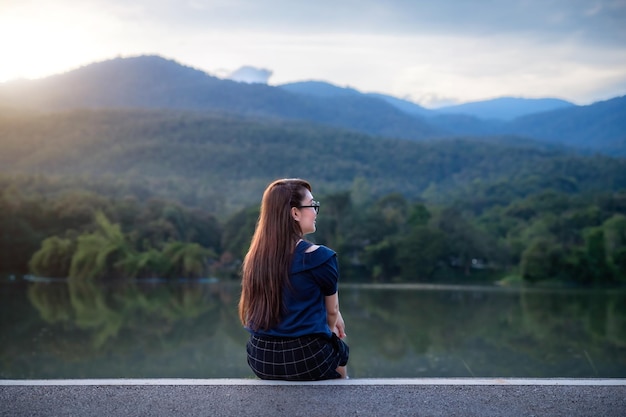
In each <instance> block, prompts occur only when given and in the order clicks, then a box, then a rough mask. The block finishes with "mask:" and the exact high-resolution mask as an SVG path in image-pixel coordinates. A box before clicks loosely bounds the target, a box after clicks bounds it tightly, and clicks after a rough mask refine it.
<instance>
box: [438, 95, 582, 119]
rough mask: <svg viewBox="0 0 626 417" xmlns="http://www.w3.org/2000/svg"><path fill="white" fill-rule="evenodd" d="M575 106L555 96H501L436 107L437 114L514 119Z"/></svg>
mask: <svg viewBox="0 0 626 417" xmlns="http://www.w3.org/2000/svg"><path fill="white" fill-rule="evenodd" d="M571 107H575V105H574V104H573V103H570V102H569V101H565V100H559V99H555V98H538V99H528V98H515V97H500V98H495V99H492V100H484V101H476V102H471V103H464V104H459V105H456V106H447V107H441V108H439V109H435V110H434V112H435V113H436V114H464V115H468V116H473V117H477V118H479V119H485V120H490V119H497V120H513V119H516V118H518V117H521V116H526V115H529V114H533V113H543V112H547V111H552V110H557V109H563V108H571Z"/></svg>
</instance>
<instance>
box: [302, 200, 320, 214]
mask: <svg viewBox="0 0 626 417" xmlns="http://www.w3.org/2000/svg"><path fill="white" fill-rule="evenodd" d="M307 207H311V208H314V209H315V214H318V213H319V212H320V202H319V201H315V200H313V201H311V205H309V206H297V208H307Z"/></svg>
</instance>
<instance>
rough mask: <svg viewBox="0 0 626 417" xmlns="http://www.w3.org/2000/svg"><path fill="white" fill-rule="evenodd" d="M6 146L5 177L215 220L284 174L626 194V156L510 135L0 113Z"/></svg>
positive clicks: (410, 185) (325, 185)
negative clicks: (148, 201) (416, 138)
mask: <svg viewBox="0 0 626 417" xmlns="http://www.w3.org/2000/svg"><path fill="white" fill-rule="evenodd" d="M0 138H1V141H2V142H1V146H2V154H1V155H0V172H4V173H7V174H39V175H41V176H42V179H41V181H44V182H45V181H50V182H51V183H53V182H54V181H56V180H55V179H56V178H68V179H69V178H71V180H69V181H70V182H71V183H77V182H81V181H83V182H89V181H90V182H93V183H94V184H96V183H99V184H104V183H110V184H115V188H118V189H119V191H115V193H116V194H117V195H118V196H123V192H124V191H123V190H126V189H131V188H133V187H141V188H143V189H145V192H146V193H148V194H150V195H159V196H162V197H167V198H174V199H176V200H179V201H181V202H183V203H185V204H189V205H202V206H204V207H205V208H208V209H210V210H211V211H218V212H219V211H223V210H226V211H229V210H231V209H232V208H238V207H241V206H242V205H244V204H250V203H252V202H255V201H256V200H257V198H258V193H259V191H260V190H262V187H263V186H264V185H265V184H266V183H268V182H269V181H271V180H272V179H274V178H277V177H284V176H300V177H305V178H310V179H311V180H312V181H313V182H315V183H316V184H317V188H318V189H320V190H322V191H335V190H343V189H349V188H350V187H351V186H352V184H353V183H354V181H355V180H357V179H360V180H364V181H365V182H366V183H367V185H368V188H369V190H370V192H371V193H372V194H373V195H377V196H380V195H382V194H385V193H389V192H399V193H401V194H403V195H405V196H406V197H407V198H411V199H416V198H422V199H425V200H428V201H432V202H449V201H452V200H454V198H455V197H456V196H458V195H460V194H459V193H464V194H463V195H465V193H466V190H468V189H471V190H475V189H476V188H480V189H481V190H482V189H484V188H485V187H489V186H492V184H500V183H502V182H511V183H512V184H511V185H510V186H509V187H507V188H506V190H502V191H501V192H502V193H505V197H504V198H510V197H513V196H524V195H526V194H528V193H532V192H535V191H537V190H541V189H543V188H546V187H550V188H554V189H559V190H561V189H562V190H565V191H567V192H571V191H575V192H585V191H591V190H618V189H620V188H626V162H625V161H624V160H623V159H615V158H610V157H604V156H595V157H583V156H577V155H575V154H572V153H569V152H567V151H564V150H559V149H556V148H553V149H551V148H547V147H542V146H541V145H539V144H537V143H533V142H530V141H521V140H519V139H516V138H514V137H499V138H492V139H482V140H481V139H476V138H474V139H472V138H467V139H454V140H453V139H449V140H440V141H436V142H428V143H419V142H412V141H405V140H396V139H386V138H379V137H370V136H366V135H362V134H356V133H353V132H349V131H345V130H338V129H331V128H325V127H320V126H315V125H311V124H304V123H287V122H280V121H271V120H257V119H251V118H243V117H235V116H229V115H223V114H215V113H213V114H210V113H195V112H170V111H147V110H146V111H144V110H100V111H95V110H77V111H68V112H59V113H42V114H39V113H28V112H18V113H13V114H4V115H2V116H0ZM62 182H63V181H62ZM126 192H128V191H126ZM492 194H493V193H492ZM497 194H498V193H495V194H493V195H491V197H492V198H497V197H498V195H497Z"/></svg>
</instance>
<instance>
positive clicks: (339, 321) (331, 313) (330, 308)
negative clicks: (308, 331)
mask: <svg viewBox="0 0 626 417" xmlns="http://www.w3.org/2000/svg"><path fill="white" fill-rule="evenodd" d="M324 301H325V302H326V320H327V322H328V327H330V330H331V331H332V332H333V333H335V334H336V335H337V336H339V338H340V339H343V338H344V337H346V325H345V323H344V321H343V317H342V316H341V311H339V293H338V292H336V293H334V294H333V295H327V296H326V298H325V300H324Z"/></svg>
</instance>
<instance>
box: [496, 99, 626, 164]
mask: <svg viewBox="0 0 626 417" xmlns="http://www.w3.org/2000/svg"><path fill="white" fill-rule="evenodd" d="M500 132H501V133H509V134H516V135H523V136H526V137H532V138H536V139H538V140H542V141H547V142H551V143H558V144H563V145H568V146H572V147H576V148H579V149H585V150H589V151H603V152H604V153H608V154H613V155H621V156H626V96H622V97H616V98H613V99H611V100H606V101H600V102H597V103H594V104H590V105H588V106H575V107H566V108H563V109H559V110H553V111H550V112H544V113H538V114H532V115H528V116H524V117H520V118H518V119H515V120H513V121H512V122H510V123H508V124H506V125H504V126H503V127H502V129H500Z"/></svg>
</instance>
